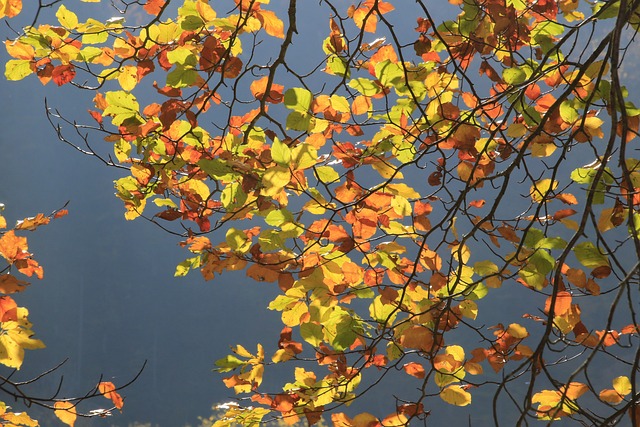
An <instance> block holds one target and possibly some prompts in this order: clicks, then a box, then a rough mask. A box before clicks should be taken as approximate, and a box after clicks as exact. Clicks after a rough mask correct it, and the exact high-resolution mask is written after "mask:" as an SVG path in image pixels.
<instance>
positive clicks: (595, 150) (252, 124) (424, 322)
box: [3, 0, 640, 426]
mask: <svg viewBox="0 0 640 427" xmlns="http://www.w3.org/2000/svg"><path fill="white" fill-rule="evenodd" d="M5 3H6V6H5V7H4V8H3V10H4V11H5V12H4V13H5V15H7V16H11V14H12V13H14V14H15V13H17V12H16V10H17V9H19V7H18V5H19V3H20V1H19V0H13V1H12V0H7V1H5ZM296 3H297V2H296V1H295V0H290V1H289V2H288V9H287V10H286V14H285V13H284V12H283V14H282V17H279V16H278V14H277V13H276V12H274V11H272V10H269V6H267V5H268V4H269V1H268V0H235V1H233V2H232V1H228V2H225V1H220V2H216V3H215V7H216V9H214V7H213V6H214V5H213V4H210V3H209V2H208V1H207V0H184V1H183V2H181V4H180V6H179V7H178V8H175V7H174V6H175V5H174V4H170V3H169V2H165V1H164V0H149V1H147V2H146V3H143V2H138V1H133V2H131V3H127V2H124V4H125V5H126V7H125V8H124V9H123V13H125V17H126V18H127V19H130V17H135V19H136V20H138V21H140V20H141V19H142V18H140V17H141V16H142V14H143V13H146V14H147V15H148V16H149V19H148V20H147V21H146V22H144V23H142V24H140V23H138V24H137V25H126V22H125V21H124V19H120V18H119V19H111V20H109V21H107V22H104V23H103V22H99V21H97V20H95V19H93V18H89V19H87V20H86V21H84V22H83V21H82V20H81V19H80V18H79V17H78V16H77V15H76V13H74V12H73V11H71V10H69V9H68V8H67V7H65V6H64V5H62V4H59V5H58V6H57V12H56V17H57V21H58V22H57V23H55V24H41V25H38V26H30V27H27V28H25V29H24V32H23V33H22V34H20V35H19V37H17V38H16V40H12V41H7V42H6V44H5V46H6V49H7V52H8V53H9V54H10V55H11V56H12V58H13V59H11V60H9V61H8V62H7V64H6V69H5V76H6V77H7V78H8V79H10V80H21V79H23V78H25V77H27V76H30V75H35V76H37V78H38V79H40V81H41V82H42V83H43V84H47V83H49V82H50V81H53V82H54V83H55V84H57V85H65V84H73V85H75V86H77V87H79V88H82V89H89V90H92V91H94V92H95V95H94V98H93V102H94V106H95V109H92V110H90V111H89V114H90V116H91V117H92V119H93V121H94V124H93V125H83V126H82V127H80V126H78V125H76V120H73V121H71V120H66V119H64V118H63V117H59V119H60V120H61V122H62V124H63V125H66V126H75V128H76V130H77V131H78V132H77V137H79V138H82V139H83V142H84V144H85V145H86V149H85V148H82V149H83V151H85V152H86V153H88V154H90V155H93V156H97V157H99V158H100V159H101V160H102V161H103V162H105V163H106V164H109V165H113V166H119V167H123V168H127V169H128V170H129V171H130V174H128V175H127V176H124V177H122V178H120V179H118V180H117V181H116V182H115V187H116V192H117V196H118V197H119V198H120V199H121V200H122V201H123V202H124V206H125V209H126V212H125V217H126V218H127V219H134V218H137V217H140V216H142V217H145V218H147V219H148V220H150V221H153V222H155V223H156V224H158V225H160V226H161V227H163V228H165V229H167V230H170V231H171V230H173V232H176V233H179V230H180V229H181V228H180V227H176V228H172V227H171V223H172V222H180V224H181V226H182V227H184V229H187V230H188V231H187V233H185V234H184V237H185V240H184V241H183V242H182V245H183V246H184V247H186V248H187V249H188V250H189V251H190V252H191V253H192V256H191V257H190V258H188V259H187V260H185V261H184V262H182V263H181V264H180V265H179V266H178V267H177V270H176V275H178V276H182V275H186V274H187V273H188V272H189V271H190V270H192V269H200V271H201V273H202V275H203V277H204V278H205V279H207V280H211V279H213V278H214V277H216V275H217V274H220V273H222V272H224V271H235V270H244V269H246V274H247V276H248V277H250V278H252V279H254V280H256V281H260V282H269V283H275V284H277V286H278V287H279V289H280V290H281V294H280V295H278V296H277V297H276V298H275V299H274V300H273V301H272V302H271V303H270V304H269V309H271V310H274V311H278V312H280V313H281V316H282V323H283V329H282V331H281V333H280V337H279V339H278V341H277V349H276V350H275V351H274V352H273V353H272V354H271V356H270V357H267V356H265V348H264V347H263V346H262V345H258V347H257V350H256V352H255V354H254V353H251V352H250V351H248V350H247V349H246V348H245V347H243V346H241V345H237V346H235V347H233V348H232V350H233V354H231V355H229V356H227V357H225V358H223V359H221V360H219V361H218V362H217V365H218V367H219V369H220V371H222V372H232V375H231V376H229V377H227V378H225V380H224V382H225V384H226V385H227V386H228V387H229V388H233V389H234V390H235V392H236V393H241V394H248V395H249V397H250V399H251V400H252V401H253V405H252V406H231V407H229V409H228V411H227V413H226V414H225V415H224V416H223V417H221V418H220V420H218V421H217V422H216V425H217V426H225V425H231V424H232V423H240V424H244V425H255V424H256V423H258V422H260V421H261V420H262V419H264V418H265V417H268V416H279V417H283V418H284V419H285V420H287V421H288V422H291V423H294V422H296V421H298V420H299V419H300V418H306V420H307V421H308V422H309V423H315V422H317V421H318V420H320V418H321V416H322V414H323V413H328V412H331V413H332V415H331V419H332V421H333V422H334V424H335V425H339V426H359V425H369V424H370V423H374V424H376V423H380V424H382V425H403V424H408V423H410V422H411V421H412V420H424V419H426V418H427V417H428V416H429V414H430V412H431V411H434V410H435V408H436V407H437V403H438V401H439V400H442V401H444V402H446V403H449V404H452V405H457V406H466V405H469V404H471V402H472V396H473V394H474V389H476V388H488V389H493V391H494V399H493V416H494V418H495V419H496V421H497V420H498V419H500V418H501V417H502V416H505V417H508V416H511V417H512V418H514V419H513V420H512V421H513V422H514V423H516V424H520V423H522V422H524V420H526V418H527V417H534V418H539V419H548V420H555V419H561V418H563V417H570V418H574V419H577V420H581V421H582V422H585V423H589V424H593V425H608V424H610V423H613V422H615V421H619V420H620V419H621V417H623V416H625V413H627V414H628V416H629V417H630V418H631V420H632V422H633V423H636V424H637V423H638V422H639V421H638V420H639V419H640V413H639V407H640V406H639V396H640V393H639V390H638V386H637V383H638V380H637V378H638V371H639V369H640V366H639V363H640V346H639V345H638V333H639V330H638V328H639V326H638V325H639V323H640V322H638V319H637V315H636V309H635V308H634V307H637V303H638V301H639V299H640V296H639V294H638V281H639V279H640V264H639V263H638V262H637V260H638V259H640V239H639V231H640V197H639V196H638V194H639V193H640V160H638V159H637V158H635V157H633V153H632V152H633V151H635V150H637V145H635V144H637V141H638V128H639V124H640V108H638V107H636V106H635V105H634V104H633V103H632V102H631V101H630V100H629V99H628V90H627V89H626V88H625V87H624V86H623V84H622V82H621V75H620V73H619V70H620V68H621V67H622V65H623V60H624V59H625V57H626V56H629V55H631V53H630V52H631V51H632V50H633V48H636V47H637V44H636V43H637V42H635V41H634V36H635V33H636V32H637V30H638V28H639V26H640V2H639V1H638V0H611V1H594V2H590V3H587V2H581V1H579V0H560V1H551V0H536V1H533V0H506V1H504V0H500V1H498V0H488V1H477V0H465V1H462V0H450V3H452V4H454V5H457V6H459V9H458V15H457V17H455V18H454V19H450V20H444V21H443V22H439V21H438V20H436V18H434V16H433V14H432V11H430V10H429V8H428V7H427V6H426V4H425V3H426V2H423V1H420V0H419V1H416V2H394V3H391V2H385V1H382V0H366V1H362V2H360V3H358V4H354V5H352V6H350V7H348V8H347V9H346V10H343V9H341V8H340V7H338V6H337V5H335V4H333V2H332V1H329V0H325V1H323V2H321V6H320V8H319V9H318V11H316V12H317V13H322V12H325V14H326V17H327V23H328V28H327V31H328V34H327V37H326V38H325V39H324V40H315V39H314V38H313V36H307V37H311V41H314V42H317V43H316V45H317V46H318V51H319V52H320V51H321V53H320V54H319V56H317V58H318V61H317V63H315V64H310V61H314V60H315V59H314V58H316V57H314V56H313V55H312V54H311V53H309V56H308V57H306V58H305V61H302V62H299V61H297V60H296V59H297V58H296V57H295V55H294V54H292V53H291V50H292V49H293V47H292V46H294V44H293V42H294V40H296V38H297V37H303V35H304V32H305V27H304V26H303V24H302V22H301V21H300V19H299V15H300V13H301V11H300V10H298V9H300V8H301V7H302V6H300V5H299V4H296ZM9 4H11V5H12V6H11V7H9V6H8V5H9ZM225 7H227V9H225ZM305 7H311V6H307V5H305ZM322 8H324V9H322ZM396 8H398V10H396ZM228 9H230V10H231V12H229V13H226V14H225V15H224V16H223V15H221V14H220V13H219V11H220V10H228ZM452 9H453V8H452ZM173 14H175V18H171V17H170V16H173ZM318 16H320V15H318ZM407 16H417V17H418V18H417V22H416V27H415V31H407V29H406V27H407V25H406V19H407ZM285 17H286V20H287V23H286V25H285V21H283V18H285ZM394 20H396V21H394ZM394 22H395V23H396V24H394ZM397 22H400V25H399V26H398V25H397ZM400 27H401V28H402V30H400V29H398V28H400ZM299 35H300V36H299ZM368 37H371V38H374V37H377V38H375V39H374V40H373V41H371V42H365V39H367V38H368ZM273 43H275V44H276V45H275V47H274V48H273V49H272V50H271V51H269V54H273V56H272V57H270V58H267V59H264V58H263V56H264V55H263V54H261V52H265V50H267V47H266V46H270V45H273ZM308 44H309V45H312V46H313V43H308ZM267 56H268V55H267ZM78 73H81V74H78ZM80 75H81V77H80ZM152 78H156V79H159V80H160V83H158V82H157V81H153V82H151V81H152ZM84 82H95V83H84ZM145 85H146V86H145ZM144 88H149V89H147V91H146V92H145V91H144ZM150 93H151V94H152V95H155V96H156V98H155V101H153V102H148V99H149V94H150ZM137 94H138V95H137ZM142 95H143V96H142ZM142 99H144V100H145V101H144V102H143V101H141V100H142ZM52 118H53V116H52ZM207 125H208V126H207ZM91 128H92V129H93V130H94V131H95V133H97V134H102V136H103V139H104V141H105V142H106V143H108V144H110V146H111V147H112V149H111V150H112V152H111V153H108V154H104V153H102V151H101V149H94V148H93V145H92V143H90V137H89V136H88V135H87V134H86V130H87V129H91ZM62 129H63V128H62V127H61V128H59V132H60V137H61V138H62V139H63V140H65V141H67V142H69V143H73V142H72V141H71V140H70V139H68V138H67V137H65V136H64V135H63V134H62ZM92 135H93V134H92ZM149 202H151V203H149ZM151 205H154V206H151ZM176 230H177V231H176ZM222 236H224V237H222ZM492 297H493V299H499V300H501V301H508V305H509V308H510V310H512V311H505V312H504V313H495V310H493V311H494V313H491V311H492V310H490V309H488V308H487V307H486V306H487V304H489V303H488V302H485V301H488V300H492ZM579 301H580V304H578V302H579ZM483 305H485V308H487V309H486V310H484V311H483V310H482V306H483ZM583 310H585V311H589V312H590V314H589V316H583V315H582V313H583ZM603 313H604V314H603ZM483 316H485V317H484V319H488V321H491V322H496V323H497V324H496V325H495V326H492V327H489V328H487V327H485V326H484V325H485V322H486V320H483ZM501 316H502V317H501ZM516 316H517V317H520V319H522V318H524V320H517V322H516V319H517V317H516ZM505 317H506V319H505ZM509 317H511V318H510V319H509ZM518 322H520V323H518ZM525 322H527V323H528V325H527V326H524V324H525ZM505 324H507V325H508V326H505ZM461 330H463V331H467V332H468V333H470V334H472V335H474V336H475V337H476V338H477V340H479V342H480V343H481V344H480V345H479V346H478V345H476V346H473V345H471V346H470V342H469V340H466V341H459V340H458V339H457V338H456V337H457V336H459V334H456V332H457V331H461ZM477 340H476V341H477ZM281 363H289V364H292V365H293V366H294V367H295V369H294V372H293V378H292V379H291V381H290V382H286V383H285V384H283V387H282V390H279V391H264V390H263V384H262V381H263V376H264V375H265V372H266V371H267V368H268V366H270V365H272V364H281ZM598 364H599V366H602V364H608V365H611V364H613V365H615V366H616V370H620V369H624V370H625V372H624V373H626V374H627V375H623V376H616V378H615V379H613V387H614V388H613V389H608V388H604V387H609V386H608V384H609V382H608V381H611V378H608V379H607V380H606V381H603V380H601V379H600V378H594V371H595V370H596V366H598ZM308 365H311V368H309V369H307V368H308ZM485 368H490V369H491V371H493V372H491V371H489V372H485ZM398 371H399V372H404V373H406V374H407V375H409V376H410V377H412V378H414V379H415V392H414V393H413V395H409V394H411V393H410V392H409V391H407V390H402V391H401V392H399V394H397V395H396V396H397V397H396V405H394V406H395V407H394V408H393V410H392V411H390V412H389V413H388V415H384V414H382V415H375V416H374V415H372V414H369V413H360V414H357V415H355V416H353V417H350V416H348V415H347V414H346V413H343V412H338V410H339V408H341V407H343V406H345V405H349V404H350V403H352V402H353V401H354V400H356V399H357V398H358V397H359V396H361V395H363V394H364V393H366V392H367V391H369V390H370V389H371V388H372V387H375V385H376V384H378V383H379V382H380V381H381V380H382V379H383V378H384V377H386V376H388V375H389V374H392V375H393V373H395V372H398ZM362 383H365V384H366V385H364V386H363V385H361V384H362ZM600 383H601V384H600ZM605 383H606V384H607V385H605ZM586 396H590V398H591V400H588V399H589V398H588V397H586ZM438 397H439V399H438ZM579 399H580V400H579ZM582 401H587V402H589V403H588V405H587V404H582V403H581V402H582ZM498 402H505V404H508V405H512V406H513V408H514V410H513V411H512V412H509V411H503V410H500V411H499V410H498ZM514 412H515V413H516V415H515V417H513V415H512V414H513V413H514ZM510 414H511V415H510Z"/></svg>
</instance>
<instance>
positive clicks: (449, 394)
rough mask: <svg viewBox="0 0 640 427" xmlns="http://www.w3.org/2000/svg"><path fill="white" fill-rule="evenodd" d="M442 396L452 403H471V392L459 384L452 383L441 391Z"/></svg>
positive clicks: (458, 404) (460, 404)
mask: <svg viewBox="0 0 640 427" xmlns="http://www.w3.org/2000/svg"><path fill="white" fill-rule="evenodd" d="M440 398H441V399H442V400H444V401H445V402H447V403H449V404H450V405H456V406H467V405H469V404H470V403H471V393H469V392H468V391H466V390H464V389H462V388H461V387H460V386H459V385H450V386H449V387H447V388H445V389H444V390H442V391H441V392H440Z"/></svg>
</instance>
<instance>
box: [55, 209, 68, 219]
mask: <svg viewBox="0 0 640 427" xmlns="http://www.w3.org/2000/svg"><path fill="white" fill-rule="evenodd" d="M66 215H69V211H68V210H66V209H60V210H59V211H57V212H56V213H55V214H54V215H53V218H62V217H63V216H66Z"/></svg>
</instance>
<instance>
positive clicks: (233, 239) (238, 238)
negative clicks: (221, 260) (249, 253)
mask: <svg viewBox="0 0 640 427" xmlns="http://www.w3.org/2000/svg"><path fill="white" fill-rule="evenodd" d="M225 239H226V241H227V244H228V245H229V247H230V248H231V249H232V250H234V251H240V252H245V251H246V250H248V249H249V246H250V244H251V240H249V239H248V238H247V235H246V234H245V232H244V231H242V230H238V229H236V228H233V227H232V228H230V229H229V230H228V231H227V234H226V236H225Z"/></svg>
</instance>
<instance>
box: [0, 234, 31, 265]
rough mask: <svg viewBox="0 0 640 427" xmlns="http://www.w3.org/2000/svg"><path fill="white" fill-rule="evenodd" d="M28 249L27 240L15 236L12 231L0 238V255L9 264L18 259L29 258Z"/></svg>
mask: <svg viewBox="0 0 640 427" xmlns="http://www.w3.org/2000/svg"><path fill="white" fill-rule="evenodd" d="M28 249H29V247H28V246H27V238H26V237H20V236H16V234H15V233H14V231H13V230H9V231H7V232H6V233H5V234H4V235H3V236H2V237H0V255H2V256H3V257H4V258H5V259H6V260H7V261H8V262H9V263H10V264H13V263H14V262H15V261H16V260H18V259H24V258H27V257H28V256H29V252H27V250H28Z"/></svg>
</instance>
